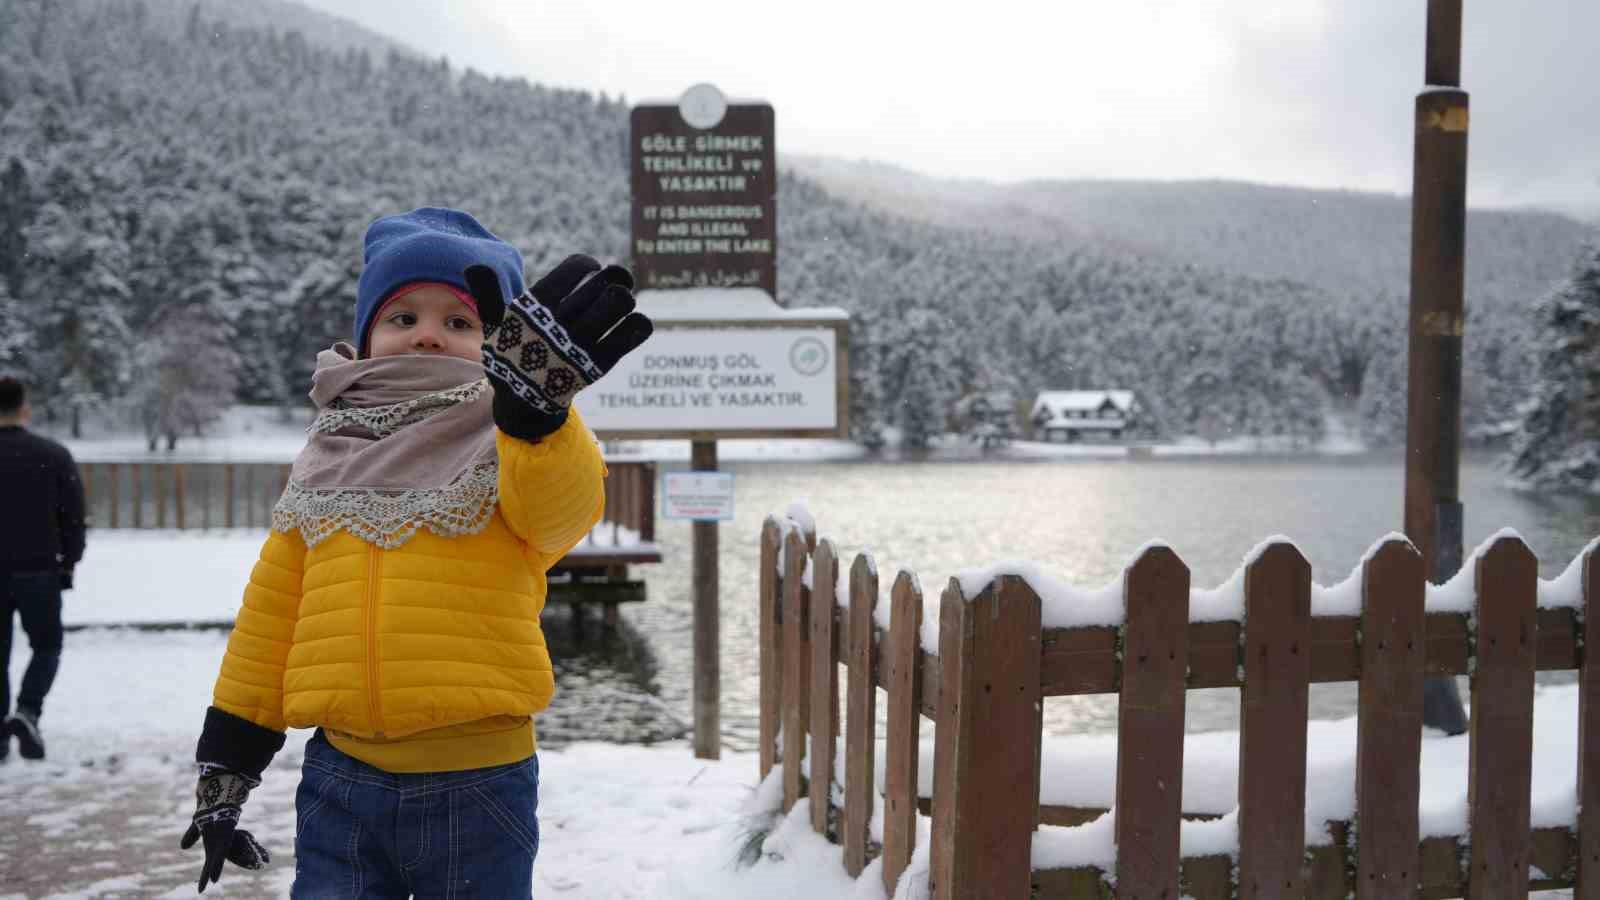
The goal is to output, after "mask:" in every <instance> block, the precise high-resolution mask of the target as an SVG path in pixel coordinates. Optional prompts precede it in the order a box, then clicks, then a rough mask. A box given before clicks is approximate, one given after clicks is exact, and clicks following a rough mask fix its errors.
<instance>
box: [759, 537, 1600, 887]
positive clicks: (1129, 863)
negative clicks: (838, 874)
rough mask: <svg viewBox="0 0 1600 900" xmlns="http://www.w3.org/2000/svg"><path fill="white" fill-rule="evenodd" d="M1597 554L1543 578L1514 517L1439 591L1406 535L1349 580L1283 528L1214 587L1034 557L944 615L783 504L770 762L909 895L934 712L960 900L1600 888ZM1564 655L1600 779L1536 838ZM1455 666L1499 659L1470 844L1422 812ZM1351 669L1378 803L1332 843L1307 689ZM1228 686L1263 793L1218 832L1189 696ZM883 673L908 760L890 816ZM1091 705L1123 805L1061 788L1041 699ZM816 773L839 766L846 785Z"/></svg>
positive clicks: (951, 876)
mask: <svg viewBox="0 0 1600 900" xmlns="http://www.w3.org/2000/svg"><path fill="white" fill-rule="evenodd" d="M808 525H809V523H808ZM1597 544H1600V541H1597V542H1596V544H1591V545H1590V547H1589V548H1588V549H1587V550H1585V551H1584V552H1583V553H1582V554H1581V555H1580V556H1579V558H1578V559H1576V560H1574V561H1573V563H1572V565H1571V566H1569V568H1568V569H1567V570H1566V574H1564V575H1563V576H1561V577H1560V578H1558V579H1556V580H1555V581H1553V582H1541V581H1540V580H1539V577H1538V564H1537V560H1536V559H1535V558H1534V555H1533V553H1532V552H1531V551H1530V550H1529V549H1528V547H1527V546H1526V545H1525V544H1524V543H1523V542H1522V540H1521V539H1520V538H1519V537H1517V536H1515V534H1513V533H1510V532H1502V533H1501V534H1499V535H1496V536H1495V537H1494V538H1491V539H1490V540H1489V541H1488V542H1486V543H1485V544H1484V545H1483V546H1482V547H1480V548H1479V550H1478V552H1477V553H1476V554H1475V555H1474V557H1473V558H1472V560H1470V561H1469V563H1468V565H1467V566H1466V567H1464V569H1463V571H1462V574H1461V575H1460V576H1458V578H1457V579H1455V580H1453V581H1452V582H1451V583H1450V584H1448V585H1444V586H1431V585H1428V584H1427V583H1426V582H1425V580H1424V577H1423V568H1422V560H1421V557H1420V556H1419V555H1418V553H1417V552H1416V550H1415V549H1414V548H1413V547H1412V545H1411V544H1410V543H1408V542H1407V541H1406V540H1405V539H1404V538H1403V537H1400V536H1398V535H1391V536H1390V537H1388V538H1385V539H1384V540H1383V541H1380V542H1379V543H1378V544H1377V545H1375V546H1374V548H1373V549H1372V551H1371V552H1369V553H1368V554H1367V557H1366V558H1365V559H1364V560H1363V561H1362V563H1361V565H1360V566H1359V567H1358V568H1357V570H1356V572H1355V573H1354V574H1353V575H1352V576H1351V579H1350V580H1348V581H1346V582H1345V583H1344V584H1342V585H1339V586H1337V587H1334V588H1326V589H1325V588H1321V587H1318V586H1316V585H1314V584H1313V583H1312V580H1311V567H1310V565H1309V564H1308V563H1307V562H1306V560H1305V558H1304V557H1303V556H1302V555H1301V554H1300V552H1299V550H1298V549H1297V548H1296V547H1294V545H1293V544H1291V543H1288V542H1287V541H1284V540H1276V539H1275V540H1273V541H1269V542H1267V543H1265V544H1263V545H1262V546H1261V547H1258V548H1257V550H1256V551H1255V552H1254V553H1253V554H1252V555H1251V557H1250V559H1249V560H1248V561H1247V565H1246V566H1245V567H1244V568H1242V569H1241V570H1240V572H1239V573H1238V574H1237V575H1236V576H1235V577H1234V578H1233V579H1231V580H1230V581H1229V582H1228V583H1227V584H1225V585H1223V587H1221V588H1218V589H1217V590H1215V591H1191V590H1190V584H1189V571H1188V568H1187V567H1186V566H1185V565H1184V563H1183V562H1182V560H1180V559H1179V558H1178V556H1177V555H1176V554H1175V553H1174V552H1173V551H1172V550H1171V549H1169V548H1167V547H1165V546H1160V545H1151V546H1148V547H1146V548H1144V549H1143V550H1142V551H1141V552H1140V554H1138V556H1137V558H1136V559H1135V561H1134V562H1133V563H1132V564H1131V565H1130V566H1129V567H1128V568H1127V570H1126V571H1125V573H1124V575H1123V576H1122V578H1120V579H1119V580H1118V581H1117V582H1114V583H1113V584H1112V585H1111V586H1110V587H1108V588H1107V589H1106V590H1102V591H1095V592H1086V591H1073V590H1071V589H1067V588H1064V587H1062V586H1060V585H1059V584H1058V583H1056V582H1054V581H1053V580H1051V579H1049V578H1046V577H1044V576H1041V575H1039V574H1038V573H1037V572H1034V571H1032V570H1031V569H1030V568H1029V567H1027V566H1025V565H1024V566H1013V567H1010V568H1011V569H1012V570H1013V571H1012V573H1010V574H1007V573H1006V572H1005V567H1002V568H1001V569H999V570H989V571H986V572H973V573H966V575H965V577H962V578H955V579H951V580H950V582H949V584H948V585H947V586H946V587H945V589H944V591H943V594H942V596H941V598H940V601H939V604H938V607H937V622H936V623H932V622H930V623H928V624H929V625H930V626H932V627H931V628H929V629H928V630H926V631H925V630H924V622H923V615H924V613H923V610H924V605H923V597H922V592H921V589H920V587H919V584H918V581H917V578H916V576H915V575H914V574H913V573H910V572H901V573H900V574H899V575H898V577H897V578H896V579H895V582H894V585H893V588H892V590H891V591H890V595H889V610H888V611H887V612H888V614H887V615H885V610H884V609H883V608H882V607H881V606H879V590H878V588H879V585H878V573H877V570H876V566H875V564H874V563H873V560H872V558H871V557H870V556H869V555H866V554H862V555H858V556H857V557H856V558H855V560H854V562H853V563H852V564H851V565H850V568H849V572H848V577H847V578H841V577H840V574H841V573H840V571H839V567H840V560H839V557H838V554H837V552H836V550H835V549H834V547H833V545H832V543H831V542H829V541H827V540H821V541H819V540H817V539H816V534H815V528H814V525H810V526H809V531H803V530H802V527H801V526H800V525H797V524H796V523H795V522H793V521H789V520H787V519H780V518H778V517H769V518H768V519H767V521H766V523H765V525H764V527H763V529H762V534H761V563H762V565H761V588H760V603H761V608H760V629H759V640H760V670H761V691H760V738H761V747H760V767H761V775H762V777H763V778H764V779H765V778H766V777H767V775H768V774H769V772H771V770H772V769H773V768H774V767H775V766H780V765H781V773H780V775H781V778H782V783H783V808H784V809H785V810H789V809H790V808H792V807H793V805H794V804H795V803H796V802H798V800H799V799H800V798H801V797H803V796H807V795H808V794H809V795H810V798H811V808H810V812H811V823H812V826H813V828H814V829H815V830H816V831H817V832H818V833H819V834H824V835H826V836H828V837H829V838H830V839H832V840H835V841H837V842H839V843H841V844H842V845H843V857H844V866H845V868H846V870H847V871H848V872H849V874H850V875H851V876H852V877H859V876H860V875H861V874H862V872H863V870H865V869H867V867H868V863H869V861H870V860H871V859H872V858H873V857H874V856H877V857H881V860H882V864H881V877H882V880H883V884H884V888H885V889H886V890H887V891H889V892H891V893H893V892H894V890H895V885H896V882H897V881H898V880H899V879H900V876H901V875H902V873H904V872H905V871H906V870H907V867H908V866H909V865H910V864H911V862H912V856H913V853H914V852H916V851H917V848H916V842H917V834H918V830H917V814H918V808H919V791H918V771H919V759H918V755H919V752H920V749H919V748H920V747H921V741H920V736H919V731H920V729H921V722H922V719H923V718H924V717H927V718H930V719H933V720H934V723H935V724H934V741H933V757H934V758H933V790H932V804H931V811H932V824H931V840H930V841H929V843H930V844H931V846H930V847H929V848H927V852H928V855H929V859H928V862H927V865H928V880H929V882H930V888H931V896H933V897H934V898H977V897H1009V898H1022V897H1028V896H1030V891H1032V892H1033V893H1032V896H1035V897H1045V898H1051V897H1060V898H1080V897H1084V898H1088V897H1093V898H1100V897H1106V896H1116V897H1124V898H1131V897H1139V898H1147V897H1148V898H1157V897H1167V898H1177V897H1179V896H1180V895H1183V896H1189V897H1194V898H1197V900H1207V898H1231V897H1258V898H1268V897H1270V898H1279V897H1284V898H1287V897H1306V898H1330V900H1331V898H1344V897H1356V898H1360V900H1369V898H1371V900H1376V898H1401V897H1404V898H1408V900H1409V898H1417V897H1423V898H1444V897H1466V898H1474V900H1477V898H1508V897H1520V896H1526V894H1527V892H1528V891H1529V890H1530V889H1542V888H1557V887H1576V891H1575V893H1574V896H1575V897H1579V898H1600V703H1597V700H1600V693H1597V692H1600V658H1591V657H1590V656H1588V655H1586V654H1585V653H1584V648H1585V647H1586V646H1594V645H1595V644H1594V642H1595V641H1596V640H1597V639H1600V633H1597V629H1600V615H1597V616H1586V615H1585V612H1586V610H1587V609H1588V606H1589V604H1590V603H1591V602H1600V597H1597V596H1596V590H1597V588H1600V582H1597V581H1596V578H1597V575H1600V562H1597V559H1600V555H1597V554H1596V552H1595V550H1596V545H1597ZM1016 572H1022V573H1023V574H1015V573H1016ZM1095 623H1098V624H1095ZM840 665H843V666H844V667H845V669H846V676H845V677H846V689H845V697H846V710H845V715H844V721H843V729H842V738H843V740H842V751H843V754H844V760H843V765H842V766H837V765H836V762H837V761H836V759H835V755H836V754H837V753H838V752H840V748H841V744H840V741H839V738H840V736H841V735H840V731H841V729H840V727H839V726H840V721H839V709H838V677H839V667H840ZM1561 669H1576V670H1578V671H1579V688H1578V694H1579V698H1580V699H1579V701H1578V705H1579V710H1578V716H1577V747H1578V752H1577V758H1576V759H1574V760H1572V764H1573V765H1574V766H1575V767H1576V779H1575V782H1568V783H1575V784H1576V785H1577V790H1576V795H1575V796H1573V797H1572V798H1571V805H1570V806H1567V807H1566V810H1565V812H1564V814H1565V815H1567V816H1569V818H1567V819H1565V820H1564V821H1570V822H1572V823H1573V824H1572V827H1566V826H1561V827H1532V824H1531V823H1530V782H1531V778H1532V772H1531V769H1532V756H1533V708H1534V672H1535V670H1561ZM1431 674H1443V675H1460V674H1468V675H1471V676H1472V695H1471V701H1472V704H1471V705H1472V717H1471V723H1472V725H1471V728H1472V730H1471V734H1470V753H1469V757H1470V758H1469V762H1468V765H1467V773H1468V775H1467V778H1468V788H1467V790H1468V798H1467V807H1468V808H1467V817H1466V819H1465V820H1464V821H1463V822H1462V824H1461V825H1460V826H1456V827H1454V828H1452V829H1451V830H1453V831H1455V832H1456V833H1454V834H1446V835H1444V836H1440V835H1439V832H1438V829H1437V828H1433V829H1431V831H1432V833H1431V834H1430V832H1429V831H1423V830H1421V829H1419V791H1420V788H1419V785H1420V778H1419V770H1420V759H1421V756H1422V744H1423V741H1422V685H1423V679H1424V677H1425V676H1427V675H1431ZM1335 681H1357V682H1359V700H1358V713H1357V719H1356V749H1355V760H1354V805H1353V808H1352V809H1349V810H1347V811H1345V812H1344V813H1342V816H1343V819H1342V820H1338V821H1328V822H1327V823H1326V828H1325V831H1319V833H1317V834H1314V835H1311V836H1310V837H1312V838H1313V839H1312V840H1310V841H1308V834H1307V822H1306V820H1307V767H1306V760H1307V730H1308V707H1307V704H1308V693H1309V692H1308V685H1309V684H1311V683H1317V682H1335ZM1211 687H1237V688H1239V689H1240V694H1241V697H1240V699H1241V720H1240V721H1241V724H1240V734H1239V736H1238V740H1239V743H1238V761H1237V766H1238V773H1237V774H1238V794H1237V806H1236V808H1235V809H1234V810H1233V811H1232V812H1229V813H1228V814H1226V815H1225V816H1223V817H1222V819H1221V820H1218V821H1210V822H1207V821H1201V820H1202V819H1207V818H1209V819H1216V818H1217V814H1216V812H1215V811H1206V812H1202V813H1196V812H1194V811H1190V810H1185V809H1183V808H1182V806H1181V798H1182V797H1183V795H1184V791H1183V777H1184V758H1183V757H1184V739H1185V735H1184V706H1185V698H1186V692H1187V691H1188V690H1191V689H1196V688H1211ZM879 690H883V691H884V692H885V693H886V695H887V696H886V699H887V704H888V710H887V711H888V716H887V720H886V721H887V741H886V742H884V744H883V746H882V748H881V749H882V751H883V752H884V753H885V755H886V757H887V758H886V760H885V764H884V765H883V766H882V767H881V768H882V771H883V772H884V773H885V778H884V780H885V782H886V783H885V784H884V785H883V786H882V800H881V806H875V804H876V803H877V801H878V798H877V791H878V790H879V788H878V787H877V786H876V785H875V784H874V777H875V760H874V758H873V757H874V754H875V752H877V748H878V740H877V736H876V734H875V730H876V710H875V705H876V703H877V694H878V691H879ZM1081 694H1118V695H1119V712H1118V730H1117V735H1116V765H1115V770H1114V771H1106V772H1105V777H1106V778H1108V779H1110V778H1114V779H1115V788H1114V794H1113V795H1112V796H1113V797H1114V806H1113V807H1112V808H1111V810H1110V811H1109V812H1107V810H1105V809H1089V808H1083V807H1069V806H1050V805H1046V804H1042V803H1041V802H1040V788H1041V765H1040V763H1041V756H1042V751H1041V716H1042V709H1043V704H1042V701H1043V699H1044V698H1046V697H1059V696H1068V695H1081ZM1429 743H1430V744H1435V743H1437V742H1433V741H1430V742H1429ZM1561 768H1564V766H1562V767H1561ZM841 769H842V779H843V784H842V785H839V784H837V779H838V778H839V777H841V776H840V774H839V773H840V770H841ZM1567 771H1568V772H1570V771H1571V770H1567ZM807 773H810V774H811V775H812V776H813V777H817V778H821V777H823V776H822V774H821V773H832V777H830V778H827V782H828V788H827V789H826V790H822V789H816V788H813V787H812V786H811V785H808V784H807V781H806V775H807ZM1048 776H1049V773H1046V777H1048ZM1047 786H1048V785H1047ZM1316 787H1317V786H1315V785H1314V786H1313V788H1314V789H1315V788H1316ZM836 793H839V796H842V798H843V805H842V807H841V806H839V805H837V803H836V802H835V794H836ZM1563 799H1564V798H1563ZM875 808H876V809H877V810H878V813H877V814H878V815H879V816H881V822H877V823H874V821H873V819H874V810H875ZM1573 810H1575V811H1576V812H1575V813H1574V812H1573ZM1318 811H1319V807H1312V812H1313V816H1315V815H1316V814H1317V812H1318ZM1207 812H1208V813H1209V815H1208V814H1206V813H1207ZM1358 822H1359V823H1360V827H1359V828H1358V827H1357V823H1358ZM1085 823H1091V824H1085ZM874 824H877V825H880V826H881V835H882V840H881V843H875V842H873V841H872V840H871V835H872V833H873V831H874V828H873V826H874ZM1051 826H1082V827H1076V828H1060V827H1051ZM1313 827H1315V826H1314V825H1313ZM1219 836H1220V839H1219ZM914 895H915V894H913V896H914Z"/></svg>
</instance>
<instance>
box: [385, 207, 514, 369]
mask: <svg viewBox="0 0 1600 900" xmlns="http://www.w3.org/2000/svg"><path fill="white" fill-rule="evenodd" d="M364 244H365V250H364V252H363V255H362V262H363V263H364V266H363V268H362V270H361V280H360V281H359V282H358V283H357V285H356V333H355V339H356V341H355V342H356V347H357V349H359V350H360V352H361V355H362V356H366V354H367V334H368V332H370V331H371V330H372V318H373V317H374V316H376V315H377V314H378V309H379V308H380V307H381V306H383V301H385V300H387V299H389V295H390V294H393V293H394V292H395V290H396V289H398V288H400V287H403V286H405V285H407V284H411V283H412V282H417V281H436V282H439V283H441V284H448V285H453V286H455V287H457V288H460V289H461V290H463V291H466V290H469V289H468V287H467V280H466V278H465V276H464V275H463V274H462V273H463V272H465V271H466V270H467V267H468V266H474V265H486V266H488V267H490V268H491V269H493V270H494V271H495V274H497V275H499V276H500V292H501V296H502V297H504V298H506V299H507V300H509V299H511V298H512V297H515V296H517V295H518V294H521V293H522V289H523V283H522V254H521V253H518V252H517V248H515V247H513V246H511V245H510V244H508V243H506V242H505V241H502V240H500V239H499V238H497V237H495V236H494V235H493V234H492V233H490V231H489V229H487V228H485V227H483V226H482V225H480V224H478V220H477V219H474V218H473V217H472V216H469V215H467V214H466V213H464V212H461V211H460V210H456V209H440V208H438V207H433V206H425V207H422V208H421V209H414V210H412V211H411V212H408V213H403V214H401V215H397V216H385V217H383V218H381V219H379V220H377V221H376V222H373V223H372V224H371V225H369V226H368V227H367V236H366V238H365V239H364Z"/></svg>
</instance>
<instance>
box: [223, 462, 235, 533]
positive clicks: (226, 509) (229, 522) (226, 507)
mask: <svg viewBox="0 0 1600 900" xmlns="http://www.w3.org/2000/svg"><path fill="white" fill-rule="evenodd" d="M222 492H223V493H224V494H225V495H227V499H226V502H224V503H223V510H222V513H223V527H224V528H232V527H233V524H234V522H233V463H226V464H224V465H223V467H222Z"/></svg>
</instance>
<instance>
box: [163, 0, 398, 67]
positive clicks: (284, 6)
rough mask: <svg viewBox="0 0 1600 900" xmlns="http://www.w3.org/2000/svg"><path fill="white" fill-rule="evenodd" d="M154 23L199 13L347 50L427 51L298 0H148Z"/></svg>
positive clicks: (175, 23) (172, 23)
mask: <svg viewBox="0 0 1600 900" xmlns="http://www.w3.org/2000/svg"><path fill="white" fill-rule="evenodd" d="M142 2H143V3H144V4H145V5H146V7H147V8H148V9H149V13H150V19H151V24H152V25H155V26H156V27H158V28H163V29H172V28H177V27H182V26H183V25H184V24H186V23H187V22H188V20H189V17H190V16H192V15H198V16H199V18H200V20H201V21H204V22H205V23H207V25H209V26H210V27H212V28H218V27H222V26H225V27H228V28H251V29H259V30H262V31H278V32H280V33H286V32H290V31H298V32H300V34H301V35H303V36H304V37H305V39H306V41H307V43H309V44H311V45H312V46H314V47H320V48H322V49H324V50H332V51H334V52H336V53H342V52H344V51H346V50H365V51H367V52H368V53H371V54H373V55H374V56H375V57H376V58H378V59H380V60H381V59H383V58H384V57H385V56H387V55H388V54H389V53H390V52H391V51H393V52H395V53H400V54H403V55H405V56H410V57H419V58H420V57H421V55H422V54H420V53H418V52H416V51H415V50H413V49H411V48H410V47H407V46H405V45H404V44H401V43H399V42H398V41H394V40H390V39H389V38H386V37H384V36H383V35H381V34H378V33H377V32H375V31H372V30H370V29H368V28H366V27H363V26H361V25H358V24H356V23H355V22H352V21H351V20H349V19H346V18H342V17H340V16H336V15H333V14H331V13H327V12H323V11H322V10H318V9H312V8H311V7H309V6H306V5H305V4H302V3H296V2H294V0H142Z"/></svg>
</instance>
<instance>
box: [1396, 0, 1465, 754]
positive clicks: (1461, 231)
mask: <svg viewBox="0 0 1600 900" xmlns="http://www.w3.org/2000/svg"><path fill="white" fill-rule="evenodd" d="M1426 56H1427V62H1426V66H1425V71H1424V76H1425V80H1426V84H1427V87H1426V89H1425V90H1424V91H1423V92H1422V93H1421V94H1418V95H1417V104H1416V132H1415V135H1416V136H1415V139H1414V140H1415V154H1416V155H1415V161H1414V163H1413V167H1414V168H1413V173H1412V188H1411V318H1410V346H1409V353H1408V358H1409V363H1408V365H1409V370H1408V374H1407V389H1406V395H1407V401H1406V488H1405V492H1406V494H1405V529H1406V536H1407V537H1409V538H1410V539H1411V542H1412V543H1413V544H1415V545H1416V546H1417V549H1418V550H1420V551H1421V553H1422V559H1423V566H1424V571H1426V572H1427V573H1428V577H1429V578H1430V579H1431V580H1432V581H1434V582H1435V583H1439V584H1443V583H1444V582H1446V581H1448V580H1450V577H1451V576H1453V575H1455V574H1456V570H1458V569H1460V568H1461V556H1462V518H1463V516H1462V508H1461V497H1460V480H1461V344H1462V335H1463V332H1464V326H1465V316H1464V314H1463V296H1462V295H1463V293H1464V284H1465V274H1464V273H1465V266H1466V221H1467V92H1466V91H1463V90H1461V0H1428V32H1427V49H1426ZM1423 722H1424V724H1427V725H1430V726H1432V727H1434V728H1440V729H1443V730H1444V731H1445V732H1446V733H1448V734H1460V733H1461V732H1463V731H1465V730H1466V729H1467V720H1466V714H1465V711H1464V710H1463V709H1462V705H1461V698H1460V695H1459V693H1458V692H1457V690H1456V683H1455V679H1454V678H1451V677H1448V676H1443V677H1433V678H1430V679H1429V680H1428V682H1427V685H1426V693H1425V694H1424V696H1423Z"/></svg>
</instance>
